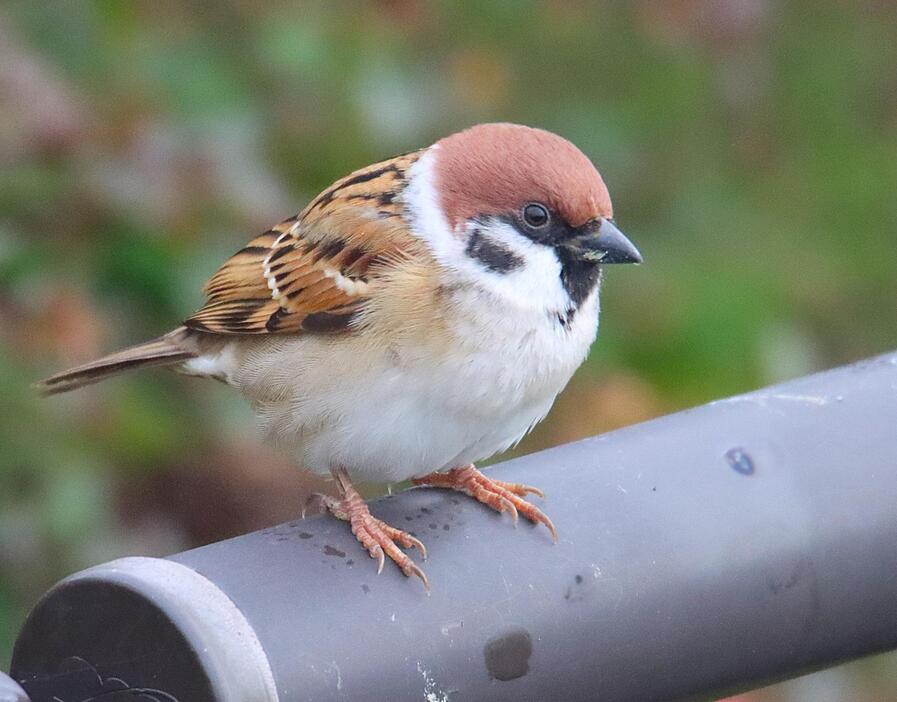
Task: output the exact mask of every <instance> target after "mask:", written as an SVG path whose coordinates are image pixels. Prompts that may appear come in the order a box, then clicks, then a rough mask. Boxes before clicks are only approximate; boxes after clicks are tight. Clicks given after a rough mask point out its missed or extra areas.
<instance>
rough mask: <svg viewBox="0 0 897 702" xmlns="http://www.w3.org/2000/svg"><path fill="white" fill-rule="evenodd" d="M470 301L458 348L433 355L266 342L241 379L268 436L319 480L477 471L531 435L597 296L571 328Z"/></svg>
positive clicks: (462, 297)
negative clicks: (343, 471) (337, 471)
mask: <svg viewBox="0 0 897 702" xmlns="http://www.w3.org/2000/svg"><path fill="white" fill-rule="evenodd" d="M485 302H486V301H485V300H484V299H482V297H481V296H479V295H478V294H476V293H474V292H468V293H463V294H459V296H458V298H457V300H456V303H457V304H456V306H455V310H456V313H455V314H456V315H457V317H456V318H455V319H454V320H452V326H453V327H454V328H455V329H457V331H458V334H459V336H458V337H457V338H458V341H459V343H458V344H457V346H453V347H452V348H450V349H446V351H445V352H444V353H442V354H439V355H436V356H434V355H433V354H432V352H431V350H430V349H426V348H420V347H415V346H402V345H399V346H384V345H382V344H379V343H372V340H371V339H369V338H366V336H367V335H364V334H360V335H356V336H354V337H352V338H347V337H343V338H342V339H339V340H338V339H328V338H324V337H312V336H308V337H294V338H289V339H285V338H280V339H259V340H255V341H253V342H251V343H250V344H249V345H248V346H247V345H244V346H242V347H241V353H240V363H239V364H238V366H237V367H236V368H235V370H234V372H233V373H232V374H231V378H230V380H231V382H232V383H233V384H234V385H236V386H237V387H239V388H240V389H241V390H242V391H243V393H244V394H245V395H246V396H247V397H249V399H250V400H251V401H252V402H253V405H254V406H255V408H256V411H257V412H258V414H259V417H260V420H261V424H262V427H263V429H264V430H265V431H266V433H267V434H268V435H269V436H271V437H272V438H274V439H275V440H276V442H277V443H278V444H279V445H280V446H282V447H283V448H285V449H286V450H288V451H289V452H290V453H292V454H293V455H295V456H296V457H297V458H298V459H299V461H300V463H301V464H302V466H303V467H304V468H306V469H308V470H312V471H314V472H317V473H322V474H324V473H327V472H329V471H330V469H331V468H332V467H335V466H345V467H347V468H348V469H349V470H350V472H351V473H352V475H353V476H354V477H356V478H357V479H360V480H369V481H374V482H398V481H401V480H406V479H408V478H411V477H414V476H419V475H424V474H426V473H429V472H432V471H434V470H443V469H448V468H453V467H456V466H461V465H466V464H467V463H471V462H475V461H478V460H482V459H484V458H487V457H489V456H491V455H493V454H494V453H497V452H499V451H502V450H504V449H506V448H508V447H509V446H511V445H512V444H514V443H516V442H517V441H518V440H519V439H520V438H522V437H523V436H524V435H525V434H526V432H527V431H528V430H529V429H530V428H531V427H532V426H533V425H534V424H535V423H537V422H538V421H539V420H540V419H541V418H542V417H543V416H544V415H545V414H546V413H547V412H548V410H549V409H550V407H551V405H552V403H553V402H554V399H555V397H556V396H557V394H558V393H559V392H560V391H561V390H562V389H563V387H564V386H565V385H566V383H567V381H568V380H569V379H570V377H571V376H572V374H573V372H574V371H575V370H576V368H577V367H578V366H579V365H580V363H582V361H583V359H584V358H585V356H586V354H587V352H588V348H589V345H590V344H591V342H592V340H593V339H594V337H595V331H596V324H597V312H598V305H597V294H595V295H593V296H592V297H591V298H589V300H588V301H587V302H586V304H585V305H584V306H583V308H582V309H581V310H580V312H579V314H578V315H577V317H576V319H575V320H574V323H573V324H571V325H570V326H569V328H567V329H565V328H564V327H562V326H561V325H560V324H559V323H558V321H557V320H556V319H555V320H553V321H552V320H549V319H548V318H547V317H545V316H542V317H541V318H540V317H538V316H534V315H532V314H529V313H527V314H518V313H510V314H509V313H508V310H502V309H501V307H500V306H497V305H495V304H494V301H493V302H492V304H485Z"/></svg>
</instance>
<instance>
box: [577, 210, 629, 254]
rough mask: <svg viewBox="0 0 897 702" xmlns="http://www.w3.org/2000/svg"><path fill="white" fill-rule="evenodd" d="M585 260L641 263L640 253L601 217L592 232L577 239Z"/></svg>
mask: <svg viewBox="0 0 897 702" xmlns="http://www.w3.org/2000/svg"><path fill="white" fill-rule="evenodd" d="M579 245H580V247H581V251H582V253H581V254H580V255H581V257H582V258H583V259H585V260H586V261H593V262H594V263H641V262H642V255H641V254H640V253H639V251H638V249H637V248H635V244H633V243H632V242H631V241H629V239H627V238H626V235H625V234H624V233H623V232H621V231H620V230H619V229H617V227H616V225H615V224H614V223H613V222H611V221H610V220H609V219H602V220H601V224H600V225H599V226H598V228H597V229H595V230H593V232H592V233H591V234H590V235H589V236H587V237H585V238H583V239H581V240H580V241H579Z"/></svg>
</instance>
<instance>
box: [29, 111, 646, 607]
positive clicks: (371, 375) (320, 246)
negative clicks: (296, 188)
mask: <svg viewBox="0 0 897 702" xmlns="http://www.w3.org/2000/svg"><path fill="white" fill-rule="evenodd" d="M641 260H642V258H641V255H640V254H639V252H638V250H637V249H636V247H635V246H634V245H633V244H632V243H631V242H630V241H629V239H627V238H626V236H624V235H623V234H622V233H621V232H620V230H619V229H618V228H617V226H616V224H615V223H614V219H613V208H612V206H611V200H610V196H609V194H608V191H607V187H606V186H605V184H604V181H603V180H602V178H601V176H600V175H599V173H598V171H597V170H596V168H595V166H594V165H593V164H592V162H591V161H590V160H589V158H588V157H586V156H585V155H584V154H583V153H582V152H581V151H580V150H579V149H578V148H576V147H575V146H574V145H573V144H572V143H570V142H569V141H567V140H566V139H563V138H562V137H560V136H557V135H555V134H553V133H551V132H548V131H544V130H541V129H534V128H531V127H526V126H521V125H516V124H507V123H496V124H480V125H476V126H474V127H471V128H469V129H466V130H464V131H461V132H458V133H456V134H453V135H451V136H448V137H445V138H443V139H441V140H439V141H437V142H435V143H434V144H432V145H431V146H429V147H426V148H423V149H420V150H418V151H414V152H411V153H407V154H403V155H400V156H396V157H394V158H391V159H389V160H387V161H381V162H379V163H375V164H373V165H371V166H367V167H365V168H362V169H360V170H357V171H355V172H353V173H351V174H350V175H348V176H346V177H344V178H342V179H340V180H338V181H336V182H335V183H333V185H331V186H330V187H328V188H327V189H326V190H324V191H323V192H322V193H321V194H320V195H318V196H317V197H315V198H314V199H313V200H312V201H311V202H310V203H309V204H308V205H307V206H306V207H305V209H304V210H302V211H301V212H300V213H298V214H297V215H295V216H293V217H290V218H289V219H286V220H284V221H283V222H281V223H280V224H278V225H276V226H274V227H272V228H271V229H269V230H268V231H266V232H264V233H262V234H260V235H259V236H257V237H255V238H254V239H252V240H251V241H250V242H249V243H248V244H247V245H246V246H245V247H244V248H242V249H241V250H240V251H238V252H237V253H235V254H234V255H233V256H232V257H231V258H229V259H228V260H227V261H226V262H225V263H224V264H223V265H222V266H221V268H220V269H219V270H218V271H217V272H216V273H215V274H214V275H213V276H212V277H211V279H210V280H209V281H208V283H207V284H206V285H205V288H204V289H203V292H204V293H205V295H206V298H207V300H206V303H205V305H203V307H202V308H201V309H199V311H197V312H196V313H195V314H193V315H192V316H191V317H189V318H188V319H187V320H186V321H184V322H183V324H182V325H181V326H179V327H177V328H176V329H174V330H173V331H171V332H169V333H168V334H165V335H164V336H161V337H159V338H158V339H154V340H152V341H149V342H146V343H143V344H139V345H137V346H133V347H131V348H127V349H124V350H122V351H118V352H116V353H113V354H111V355H109V356H105V357H104V358H100V359H99V360H96V361H93V362H92V363H88V364H86V365H82V366H80V367H77V368H74V369H72V370H68V371H65V372H63V373H59V374H57V375H54V376H52V377H50V378H48V379H46V380H44V381H41V382H40V383H38V387H39V389H40V390H41V391H42V392H43V393H44V394H55V393H61V392H66V391H69V390H73V389H75V388H78V387H81V386H83V385H87V384H90V383H94V382H96V381H99V380H102V379H104V378H107V377H109V376H112V375H116V374H118V373H121V372H124V371H129V370H132V369H136V368H146V367H151V366H167V367H169V368H172V369H174V370H176V371H179V372H181V373H185V374H188V375H195V376H202V377H206V378H214V379H217V380H221V381H224V382H225V383H227V384H228V385H232V386H233V387H235V388H236V389H237V390H239V391H240V392H241V393H242V394H243V395H244V396H245V397H246V398H247V399H248V400H249V402H250V403H251V405H252V406H253V408H254V410H255V412H256V413H257V415H258V417H259V421H260V424H261V427H262V429H263V431H264V433H265V435H266V437H267V440H268V441H270V442H272V443H273V444H275V445H277V446H279V447H281V448H282V449H283V450H285V451H287V452H288V453H289V454H290V455H291V456H293V457H294V458H296V459H298V462H299V464H300V465H301V466H302V467H303V468H304V469H306V470H310V471H313V472H315V473H318V474H322V475H327V474H330V475H332V476H333V478H335V480H336V484H337V487H338V492H339V497H332V496H328V495H321V494H318V495H314V496H313V497H312V498H311V501H312V502H316V503H318V504H319V506H323V507H324V508H326V509H327V510H328V511H329V512H330V513H332V514H333V515H334V516H336V517H337V518H339V519H342V520H345V521H347V522H349V524H350V526H351V529H352V533H353V534H354V535H355V537H356V538H357V539H358V541H359V542H360V543H361V545H362V546H363V547H364V548H365V549H366V550H367V551H368V552H369V554H370V556H371V557H372V558H376V559H378V562H379V563H378V571H377V572H378V573H379V572H381V571H382V570H383V565H384V562H385V558H386V557H388V558H390V559H391V560H392V561H393V562H395V564H396V565H397V566H398V567H399V568H400V569H401V571H402V572H403V573H404V574H405V575H406V576H411V575H415V576H417V577H418V578H420V579H421V581H422V582H423V584H424V586H425V588H427V590H429V582H428V580H427V576H426V575H425V574H424V572H423V570H421V568H420V567H419V566H418V565H417V564H416V563H415V562H414V561H413V560H412V559H411V558H410V557H409V555H408V554H407V553H406V552H405V551H403V550H402V548H406V549H407V548H411V547H415V548H417V549H418V550H419V551H420V552H421V555H422V557H423V558H426V549H425V547H424V545H423V544H422V543H421V542H420V541H419V540H418V539H416V538H415V537H414V536H412V535H411V534H409V533H407V532H405V531H403V530H400V529H397V528H395V527H393V526H391V525H389V524H387V523H385V522H384V521H382V520H380V519H377V518H376V517H375V516H373V515H372V514H371V512H370V510H369V509H368V507H367V505H366V504H365V502H364V500H363V499H362V497H361V496H360V494H359V492H358V491H357V489H356V488H355V484H354V483H355V481H368V482H379V483H397V482H401V481H406V480H411V481H412V483H413V484H414V485H418V486H432V487H439V488H448V489H453V490H458V491H461V492H464V493H466V494H468V495H470V496H471V497H473V498H474V499H476V500H479V501H480V502H482V503H484V504H486V505H488V506H489V507H491V508H493V509H495V510H497V511H499V512H507V513H509V514H510V515H511V517H512V519H513V521H514V523H515V524H516V522H517V518H518V515H519V514H520V515H523V516H524V517H525V518H527V519H528V520H530V521H532V522H534V523H537V524H538V523H541V524H543V525H545V526H546V527H547V529H548V530H549V532H550V533H551V536H552V538H553V539H554V541H557V531H556V529H555V527H554V525H553V524H552V522H551V520H550V519H549V518H548V516H547V515H545V513H544V512H542V510H540V509H539V508H538V507H537V506H536V505H534V504H532V502H530V501H529V500H528V499H526V498H527V497H528V496H529V495H531V494H532V495H536V496H538V497H540V498H541V497H543V495H542V493H541V491H540V490H538V489H537V488H534V487H531V486H528V485H520V484H515V483H507V482H503V481H500V480H494V479H492V478H489V477H487V476H486V475H484V474H483V473H481V472H480V471H479V470H477V469H476V468H475V463H476V462H478V461H481V460H484V459H486V458H488V457H490V456H492V455H493V454H496V453H499V452H501V451H504V450H506V449H508V448H509V447H511V446H513V445H514V444H516V443H517V442H518V441H519V440H520V439H521V438H522V437H523V436H524V435H526V433H527V432H528V431H529V430H530V429H532V428H533V426H535V425H536V424H537V423H538V422H539V421H540V420H541V419H542V418H543V417H545V415H546V414H547V413H548V411H549V409H550V408H551V405H552V403H553V402H554V399H555V397H556V396H557V395H558V393H559V392H560V391H561V390H562V389H563V388H564V386H565V385H566V384H567V382H568V381H569V380H570V377H571V376H572V375H573V372H574V371H575V370H576V369H577V367H578V366H579V365H580V364H581V363H582V362H583V361H584V360H585V358H586V355H587V353H588V351H589V347H590V346H591V344H592V342H593V341H594V340H595V337H596V333H597V328H598V306H599V305H598V297H599V287H600V283H601V277H602V270H603V267H604V266H605V265H609V264H618V263H640V262H641ZM400 547H402V548H400Z"/></svg>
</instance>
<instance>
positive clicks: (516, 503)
mask: <svg viewBox="0 0 897 702" xmlns="http://www.w3.org/2000/svg"><path fill="white" fill-rule="evenodd" d="M411 482H412V483H414V484H415V485H420V486H428V487H440V488H450V489H452V490H458V491H459V492H463V493H465V494H467V495H470V496H471V497H473V498H474V499H476V500H478V501H480V502H482V503H483V504H484V505H487V506H489V507H491V508H492V509H494V510H495V511H496V512H510V514H511V519H512V520H513V521H514V525H515V526H516V525H517V518H518V515H519V514H522V515H523V516H524V517H526V518H527V519H529V520H530V521H531V522H533V523H534V524H544V525H545V526H546V527H547V528H548V531H550V532H551V538H552V540H553V541H554V542H555V543H557V540H558V532H557V529H555V527H554V524H553V523H552V522H551V519H549V518H548V515H546V514H545V513H544V512H543V511H542V510H540V509H539V508H538V507H536V506H535V505H534V504H532V503H530V502H527V501H526V500H525V499H523V498H524V497H526V496H527V495H530V494H532V495H536V496H538V497H545V495H544V493H543V492H542V491H541V490H539V488H534V487H531V486H529V485H522V484H520V483H506V482H505V481H503V480H493V479H492V478H487V477H486V476H485V475H483V474H482V473H481V472H480V471H478V470H477V469H476V468H475V467H474V466H473V464H470V465H468V466H464V467H463V468H452V470H450V471H448V472H447V473H430V474H428V475H425V476H423V477H420V478H414V479H413V480H412V481H411Z"/></svg>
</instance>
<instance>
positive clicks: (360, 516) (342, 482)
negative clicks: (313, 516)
mask: <svg viewBox="0 0 897 702" xmlns="http://www.w3.org/2000/svg"><path fill="white" fill-rule="evenodd" d="M333 475H334V477H335V478H336V480H337V483H338V484H339V486H340V492H341V493H342V497H332V496H330V495H323V494H321V493H314V494H313V495H311V496H310V497H309V498H308V501H306V503H305V507H304V508H303V510H302V516H303V517H304V516H305V511H306V509H308V507H310V506H311V505H313V504H318V505H321V506H322V507H324V508H325V509H326V510H327V511H328V512H330V513H331V514H332V515H333V516H334V517H336V518H337V519H342V520H343V521H346V522H349V526H350V527H351V529H352V533H353V534H354V535H355V538H356V539H358V541H359V543H360V544H361V545H362V546H364V548H365V549H366V550H367V552H368V553H369V554H370V555H371V558H376V559H377V575H379V574H380V573H382V572H383V566H384V563H385V562H386V556H389V558H390V560H392V561H393V562H394V563H395V564H396V565H397V566H398V567H399V568H400V569H401V571H402V572H403V573H404V574H405V575H406V576H409V577H410V576H412V575H416V576H417V577H418V578H420V579H421V582H423V584H424V588H426V590H427V592H429V591H430V581H429V580H428V579H427V575H426V573H424V571H423V570H421V569H420V567H419V566H418V565H417V564H416V563H415V562H414V561H412V560H411V559H410V558H409V557H408V555H407V554H405V553H403V552H402V551H401V550H400V549H399V547H398V546H397V545H396V544H399V545H400V546H402V547H404V548H411V547H414V548H416V549H418V550H419V551H420V552H421V555H422V556H423V557H424V559H426V558H427V549H426V547H425V546H424V545H423V544H422V543H421V542H420V541H419V540H418V539H416V538H414V537H413V536H411V534H409V533H408V532H405V531H402V530H401V529H396V528H395V527H393V526H390V525H389V524H387V523H386V522H384V521H383V520H382V519H377V518H376V517H375V516H374V515H372V514H371V511H370V510H369V509H368V506H367V504H366V503H365V501H364V499H362V497H361V495H360V494H359V493H358V491H357V490H356V489H355V486H353V485H352V483H351V482H350V481H349V476H348V474H347V473H346V472H345V471H342V470H341V471H334V473H333Z"/></svg>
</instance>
